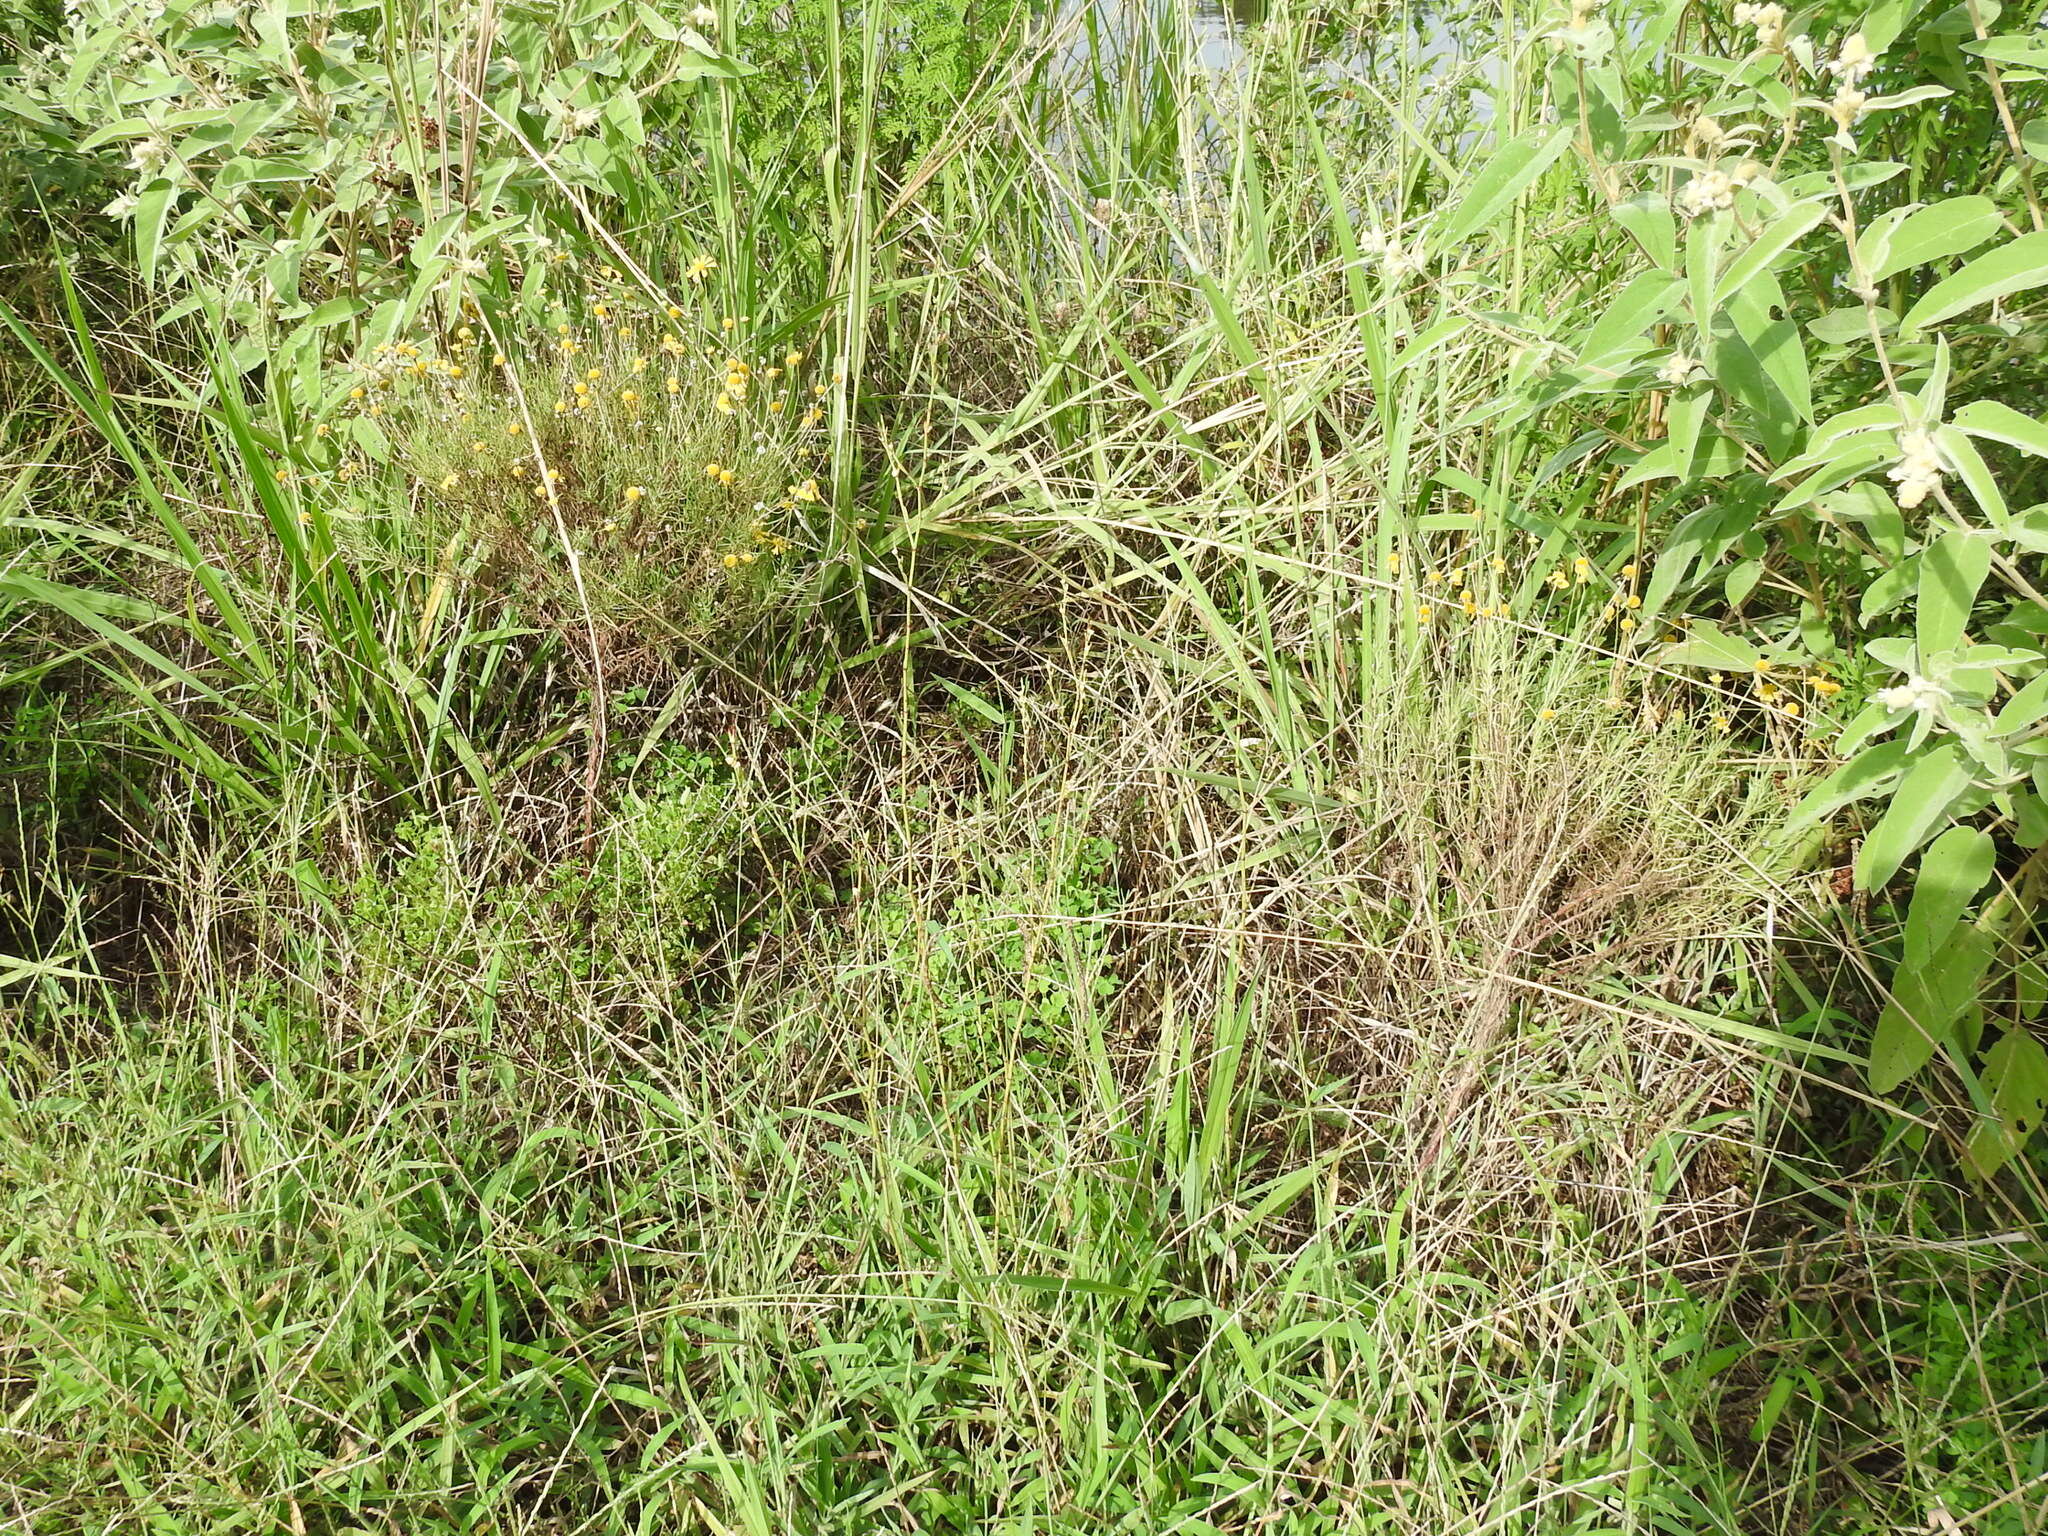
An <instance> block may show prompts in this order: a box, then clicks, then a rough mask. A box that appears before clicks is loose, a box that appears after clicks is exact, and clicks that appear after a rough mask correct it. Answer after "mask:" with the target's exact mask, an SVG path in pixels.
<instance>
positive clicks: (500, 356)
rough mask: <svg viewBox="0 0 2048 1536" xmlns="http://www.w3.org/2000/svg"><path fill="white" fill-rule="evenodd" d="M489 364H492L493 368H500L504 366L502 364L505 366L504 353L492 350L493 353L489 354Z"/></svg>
mask: <svg viewBox="0 0 2048 1536" xmlns="http://www.w3.org/2000/svg"><path fill="white" fill-rule="evenodd" d="M491 366H492V367H493V368H502V367H504V366H505V354H504V353H502V352H493V353H492V354H491Z"/></svg>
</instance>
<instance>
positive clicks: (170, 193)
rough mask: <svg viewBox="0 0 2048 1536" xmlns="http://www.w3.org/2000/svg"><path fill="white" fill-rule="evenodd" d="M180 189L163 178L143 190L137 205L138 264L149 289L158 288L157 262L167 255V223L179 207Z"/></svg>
mask: <svg viewBox="0 0 2048 1536" xmlns="http://www.w3.org/2000/svg"><path fill="white" fill-rule="evenodd" d="M177 202H178V189H177V188H176V187H174V186H172V185H171V184H170V182H168V181H166V180H164V179H163V178H161V177H159V178H158V179H157V180H155V181H152V182H151V183H150V184H149V185H148V186H147V187H144V188H143V189H142V196H141V197H139V198H138V199H136V203H135V264H136V266H137V267H138V268H140V269H141V272H142V281H143V283H144V285H145V286H149V287H154V286H155V282H156V265H157V258H158V256H159V255H160V254H161V253H162V251H163V238H164V223H165V221H166V220H167V219H169V218H170V216H171V210H172V209H173V208H175V207H176V206H177Z"/></svg>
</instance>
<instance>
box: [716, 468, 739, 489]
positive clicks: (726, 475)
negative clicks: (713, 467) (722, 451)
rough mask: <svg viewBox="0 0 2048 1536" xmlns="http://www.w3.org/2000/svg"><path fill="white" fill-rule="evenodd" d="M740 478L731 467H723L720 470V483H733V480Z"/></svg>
mask: <svg viewBox="0 0 2048 1536" xmlns="http://www.w3.org/2000/svg"><path fill="white" fill-rule="evenodd" d="M738 478H739V477H738V476H737V475H735V474H734V473H733V472H732V471H731V470H729V469H721V470H720V471H719V472H718V483H719V484H720V485H731V484H732V483H733V481H734V480H736V479H738Z"/></svg>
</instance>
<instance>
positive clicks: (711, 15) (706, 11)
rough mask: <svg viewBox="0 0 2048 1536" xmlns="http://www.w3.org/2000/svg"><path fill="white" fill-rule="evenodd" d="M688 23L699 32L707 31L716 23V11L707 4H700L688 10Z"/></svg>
mask: <svg viewBox="0 0 2048 1536" xmlns="http://www.w3.org/2000/svg"><path fill="white" fill-rule="evenodd" d="M690 25H691V26H693V27H695V28H696V29H697V30H698V31H699V32H709V31H710V30H711V29H712V28H713V27H715V26H717V25H718V12H716V11H714V10H713V9H711V7H710V6H708V5H700V6H698V7H697V8H696V9H695V10H693V11H691V12H690Z"/></svg>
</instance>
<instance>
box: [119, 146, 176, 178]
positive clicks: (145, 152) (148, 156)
mask: <svg viewBox="0 0 2048 1536" xmlns="http://www.w3.org/2000/svg"><path fill="white" fill-rule="evenodd" d="M170 157H171V152H170V149H169V148H168V147H167V146H166V145H165V143H164V141H163V140H162V139H143V140H142V141H141V142H139V143H138V144H137V145H136V146H135V148H134V149H132V150H130V151H129V152H128V169H129V170H131V171H140V172H141V173H142V174H143V175H145V176H147V175H149V174H150V172H152V171H154V170H155V169H156V168H157V167H158V166H160V165H162V164H163V163H164V162H165V161H166V160H168V159H170Z"/></svg>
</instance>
